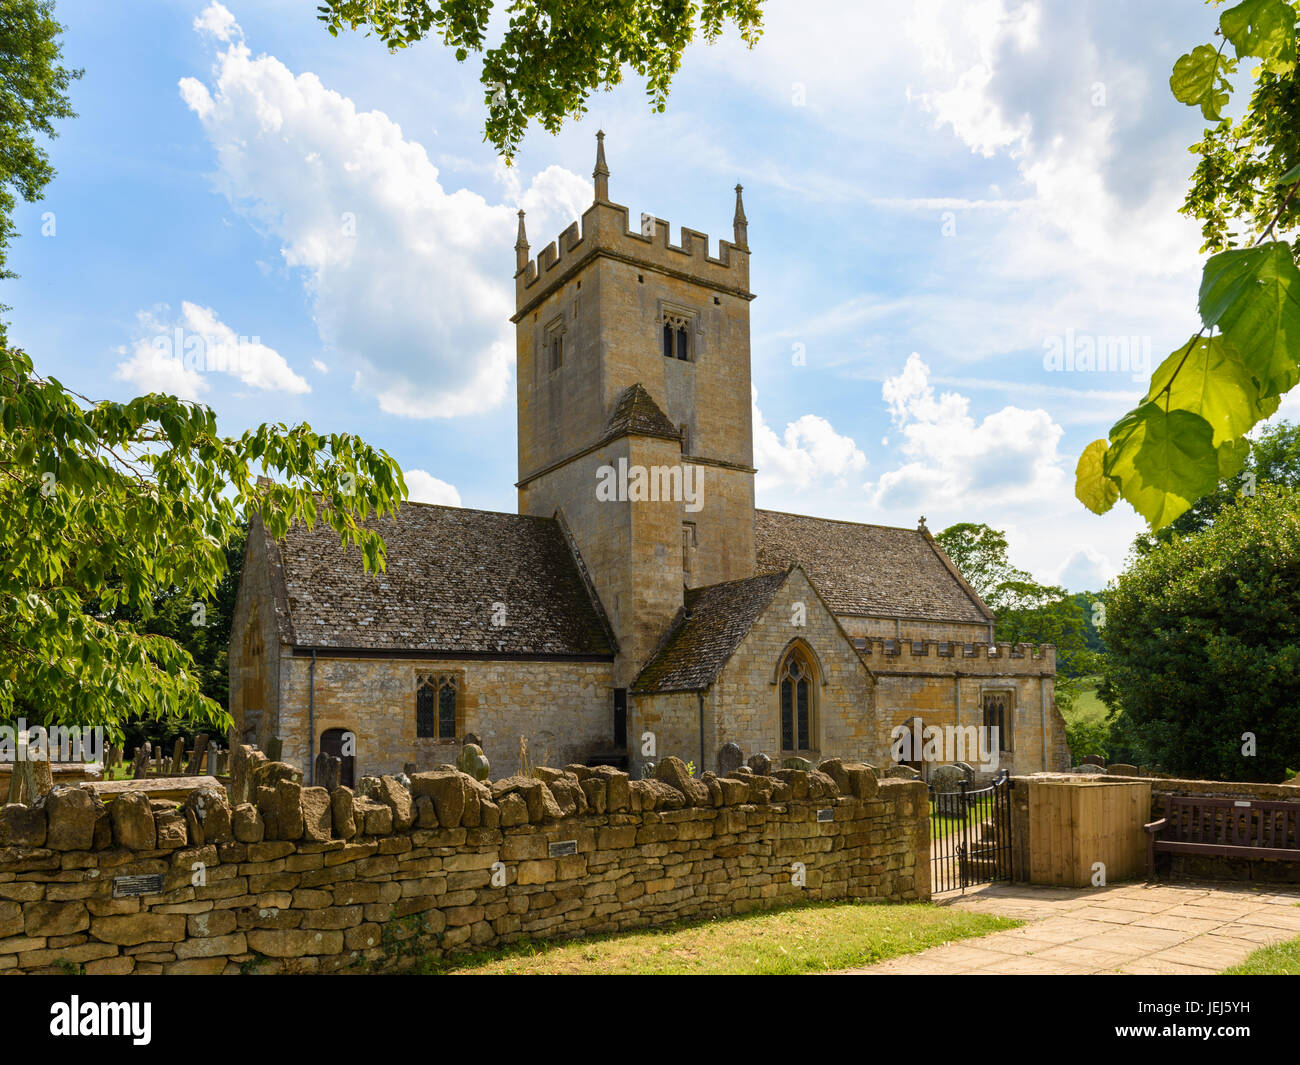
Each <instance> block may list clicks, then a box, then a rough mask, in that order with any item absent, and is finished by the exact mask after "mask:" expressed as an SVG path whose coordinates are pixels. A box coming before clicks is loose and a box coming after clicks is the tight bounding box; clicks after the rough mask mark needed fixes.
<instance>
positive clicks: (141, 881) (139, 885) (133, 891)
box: [113, 873, 163, 899]
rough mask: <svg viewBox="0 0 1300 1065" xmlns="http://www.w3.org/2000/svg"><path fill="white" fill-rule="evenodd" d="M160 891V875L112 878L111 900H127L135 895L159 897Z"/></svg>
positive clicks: (161, 879) (161, 884) (161, 881)
mask: <svg viewBox="0 0 1300 1065" xmlns="http://www.w3.org/2000/svg"><path fill="white" fill-rule="evenodd" d="M162 889H163V875H162V873H147V874H145V875H143V876H115V877H113V898H115V899H129V898H133V897H135V896H136V895H159V894H161V893H162Z"/></svg>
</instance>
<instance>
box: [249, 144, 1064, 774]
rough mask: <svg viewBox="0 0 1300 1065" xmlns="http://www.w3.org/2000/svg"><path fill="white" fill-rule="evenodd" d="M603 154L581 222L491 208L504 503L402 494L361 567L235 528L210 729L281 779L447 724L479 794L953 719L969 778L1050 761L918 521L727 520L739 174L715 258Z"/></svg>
mask: <svg viewBox="0 0 1300 1065" xmlns="http://www.w3.org/2000/svg"><path fill="white" fill-rule="evenodd" d="M603 138H604V135H603V134H599V133H598V134H597V152H596V167H595V171H594V175H593V176H594V178H595V199H594V202H593V203H592V204H591V206H590V207H588V208H587V209H586V211H585V212H584V213H583V216H582V220H581V225H579V223H577V222H574V223H573V224H572V225H571V226H569V228H568V229H566V230H565V231H564V232H563V233H561V234H560V237H559V240H558V241H556V242H552V243H550V244H548V245H547V246H546V247H545V248H543V249H542V251H541V253H540V254H539V255H538V256H537V257H536V259H532V258H530V255H529V244H528V240H527V237H526V235H525V230H524V217H523V212H522V211H521V212H520V213H519V237H518V240H517V241H516V244H515V275H514V278H515V307H516V309H515V314H514V316H513V318H512V321H513V322H514V324H515V327H516V338H517V360H518V361H517V379H518V459H519V467H518V469H519V480H518V483H517V488H518V491H519V513H518V514H503V513H495V512H489V511H479V510H468V509H463V508H456V507H442V506H430V505H424V504H418V503H411V504H405V505H403V506H402V508H401V510H400V511H399V513H398V514H397V515H396V516H395V517H393V518H391V519H385V520H384V521H383V522H381V523H380V524H379V525H378V528H379V529H380V531H381V533H382V535H383V537H384V540H385V542H386V544H387V548H388V561H387V569H386V571H385V572H384V573H382V574H378V575H373V576H367V575H365V574H364V573H363V571H362V565H361V558H360V554H359V552H356V551H354V550H344V549H342V548H341V547H340V546H339V544H338V542H337V538H336V537H335V536H334V535H333V533H332V532H331V531H330V530H329V528H328V527H327V526H326V525H325V524H324V523H318V524H317V526H316V527H315V528H314V529H310V530H309V529H306V528H304V527H294V528H292V529H291V530H290V531H289V533H288V535H287V536H285V537H284V538H283V539H282V540H280V541H279V542H276V541H274V540H273V539H271V538H270V537H269V536H268V535H267V533H266V531H265V529H264V528H263V527H262V526H261V525H260V523H258V522H257V521H254V523H253V526H252V531H251V535H250V537H249V542H248V548H247V552H246V555H245V559H244V570H243V581H242V584H241V587H240V590H239V597H238V602H237V605H236V611H235V617H234V626H233V633H232V636H231V645H230V710H231V713H232V715H233V717H234V722H235V726H234V735H233V736H232V739H235V740H237V741H238V742H255V743H260V744H262V745H263V746H265V745H266V743H267V741H268V740H269V739H270V737H272V736H277V737H279V739H280V741H281V743H282V745H283V757H284V759H285V760H286V761H290V762H294V763H297V764H299V765H301V766H302V768H303V770H304V772H306V773H307V774H308V776H310V773H311V765H312V762H313V759H314V757H315V755H316V753H317V752H319V751H321V750H325V751H327V752H330V753H342V754H344V755H346V756H347V757H346V758H345V762H344V772H345V776H354V777H356V778H358V779H359V777H360V776H361V775H365V774H375V773H386V772H397V771H400V770H401V769H402V768H403V767H404V766H407V765H410V764H412V763H414V764H416V765H418V766H420V767H425V766H427V765H432V764H435V763H438V762H449V761H455V757H456V754H457V752H458V750H459V747H460V745H461V743H462V742H463V741H464V738H465V737H466V736H467V735H473V736H474V737H476V738H477V739H478V741H479V742H480V744H481V745H482V747H483V749H484V751H485V753H486V754H487V756H488V758H489V759H490V760H491V762H492V766H493V775H494V776H496V775H498V774H499V775H506V774H507V773H509V772H514V771H516V770H517V769H518V768H519V767H520V765H521V760H522V759H523V758H524V757H526V758H527V759H528V760H529V761H531V763H532V764H535V765H564V764H566V763H570V762H590V763H595V762H606V763H613V764H621V765H624V766H625V767H627V768H629V769H630V770H631V771H632V772H633V773H634V774H635V773H637V772H638V771H639V769H640V767H641V766H643V765H644V763H645V762H646V761H647V760H654V759H655V758H658V757H663V756H664V755H669V754H672V755H677V756H678V757H680V758H681V759H682V760H683V761H687V762H693V763H694V765H695V766H696V770H697V772H699V771H702V770H704V769H709V768H714V767H715V763H716V760H717V756H718V751H719V749H720V748H721V747H722V746H723V745H724V744H727V743H729V742H733V743H736V744H738V745H739V746H740V748H741V749H742V751H743V752H744V754H745V756H749V755H751V754H753V753H757V752H763V753H766V754H768V755H770V756H771V757H773V759H775V760H780V759H782V758H784V757H791V756H802V757H806V758H809V759H812V760H813V761H816V760H817V759H819V758H824V757H832V756H841V757H844V758H854V759H861V760H864V761H867V762H870V763H872V764H874V765H876V766H882V767H883V766H884V765H885V764H888V763H889V762H890V761H891V754H895V755H896V754H898V753H899V748H894V747H892V743H893V740H894V738H895V736H896V733H895V731H894V730H895V727H896V726H898V725H907V726H909V729H910V730H911V731H910V732H909V733H908V735H909V736H914V737H916V738H918V739H919V738H920V737H921V736H922V735H925V734H926V733H925V732H924V726H930V725H935V726H962V727H963V729H965V728H966V727H967V726H975V727H976V728H978V729H980V730H982V731H981V733H980V734H981V736H984V737H994V736H996V741H995V744H994V752H993V755H994V757H993V761H994V762H996V765H997V767H998V768H1003V767H1005V768H1010V769H1012V770H1013V771H1017V772H1024V771H1033V770H1038V769H1049V768H1052V769H1055V768H1064V767H1066V766H1068V765H1069V761H1068V757H1069V755H1068V752H1067V750H1066V747H1065V730H1064V723H1063V721H1062V719H1061V716H1060V714H1059V712H1058V711H1057V709H1056V704H1055V700H1054V698H1053V689H1054V678H1055V652H1054V650H1053V649H1052V648H1051V647H1043V648H1041V649H1039V650H1038V651H1036V652H1035V651H1034V650H1033V649H1031V648H1029V647H1027V646H1018V647H1013V646H1011V645H1006V644H1003V645H998V644H994V643H992V642H991V641H992V639H993V616H992V614H991V613H990V611H989V609H988V607H987V606H985V604H984V603H983V602H982V601H981V600H980V598H979V596H978V595H976V593H975V592H974V590H973V589H972V588H971V587H970V585H969V584H967V582H966V581H965V580H964V579H963V578H962V575H961V574H960V573H959V572H958V571H957V569H956V567H955V566H954V565H953V564H952V562H951V561H949V559H948V558H947V557H946V556H945V555H944V553H943V551H942V550H940V548H939V546H938V545H937V544H936V543H935V542H934V540H933V538H932V537H931V535H930V533H929V532H928V531H927V529H926V527H925V524H924V520H922V521H921V523H920V525H919V526H918V527H917V528H915V529H899V528H889V527H885V526H879V525H863V524H858V523H854V522H847V521H834V520H829V519H824V518H814V517H806V516H803V515H797V514H785V513H778V512H774V511H766V510H757V509H755V506H754V474H755V469H754V464H753V431H752V425H751V398H750V343H749V304H750V301H751V300H752V299H753V298H754V294H753V293H752V292H751V291H750V288H749V256H750V248H749V236H748V230H747V220H746V218H745V212H744V207H743V204H742V202H741V189H740V186H737V187H736V212H735V219H734V231H733V234H732V239H731V240H730V241H725V240H724V241H720V242H719V244H718V247H717V254H716V255H710V254H709V238H708V236H707V235H706V234H704V233H700V232H697V231H695V230H691V229H687V228H685V227H683V228H682V229H681V239H680V243H679V244H674V243H672V242H671V241H670V239H669V235H670V234H669V225H668V222H666V221H665V220H663V219H661V218H651V217H649V216H643V217H642V219H641V220H640V223H639V224H636V222H635V221H634V223H633V224H632V225H629V215H628V209H627V208H626V207H622V206H620V205H618V204H616V203H614V202H613V201H612V200H610V194H609V169H608V167H607V166H606V161H605V152H604V139H603ZM994 726H996V731H994ZM950 731H951V730H950ZM931 734H935V735H937V731H936V732H933V733H931ZM525 746H526V751H523V750H521V748H524V747H525ZM954 757H955V755H954V753H953V752H952V751H951V750H946V749H945V750H939V749H933V748H932V749H930V750H925V749H922V745H920V744H918V745H917V748H916V749H911V750H907V751H905V752H904V754H903V756H902V757H901V760H905V761H908V762H910V763H911V764H912V765H914V766H916V767H918V768H919V769H920V770H921V771H922V772H923V773H927V772H928V769H929V768H930V766H932V765H933V764H936V762H942V761H952V760H954ZM964 758H965V760H966V761H971V762H974V761H975V760H976V759H975V756H974V755H973V754H972V753H967V754H965V756H964ZM990 768H991V767H990Z"/></svg>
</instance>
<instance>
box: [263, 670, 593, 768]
mask: <svg viewBox="0 0 1300 1065" xmlns="http://www.w3.org/2000/svg"><path fill="white" fill-rule="evenodd" d="M286 666H287V668H286V673H287V677H286V682H285V686H284V692H283V702H282V704H281V708H280V739H281V740H282V741H283V744H284V746H283V756H282V757H283V758H284V760H285V761H286V762H289V763H291V764H293V765H296V766H298V767H299V768H300V769H302V770H303V771H304V772H308V771H309V761H310V757H311V755H310V750H309V736H310V732H309V730H308V716H309V708H310V706H311V695H310V691H311V687H312V677H311V659H310V658H309V657H293V658H290V659H288V660H287V662H286ZM611 671H612V663H609V662H562V661H531V662H530V661H508V660H488V661H479V660H472V659H467V660H422V659H413V658H388V659H361V658H328V657H326V656H324V655H318V656H317V660H316V669H315V681H314V687H315V707H314V711H311V716H312V717H314V729H313V731H314V732H315V736H316V745H315V750H316V751H318V752H319V750H320V737H321V734H322V733H323V732H325V731H326V730H327V729H333V728H337V729H344V730H347V731H350V732H352V733H354V734H355V735H356V737H357V750H356V768H355V777H356V779H360V778H361V777H362V776H365V775H377V774H381V773H399V772H401V771H402V768H403V766H405V765H406V764H407V763H409V762H414V763H415V764H416V765H417V766H419V767H420V768H421V769H424V768H429V767H431V766H433V765H436V764H438V763H441V762H455V760H456V755H457V753H458V752H459V750H460V746H461V740H460V739H459V738H457V739H455V740H432V739H421V738H418V737H417V736H416V727H415V692H416V678H417V676H418V675H420V674H430V673H433V674H453V675H455V676H456V677H457V679H458V686H459V691H460V699H461V707H460V713H459V718H460V722H461V723H462V731H461V735H462V736H463V735H464V733H465V732H473V733H474V734H475V735H477V736H478V737H479V739H480V740H481V741H482V747H483V751H484V753H485V754H486V755H487V756H488V760H489V761H490V762H491V763H492V767H493V770H494V771H498V772H501V773H502V775H505V774H506V773H509V772H514V771H516V770H517V769H518V768H519V755H520V743H519V740H520V737H521V736H523V737H525V739H526V740H527V744H528V757H529V759H530V760H531V762H532V763H533V764H546V763H548V762H550V763H555V762H561V763H568V762H579V761H583V760H585V759H586V758H587V757H588V756H589V755H590V754H591V753H592V752H593V751H605V750H608V749H609V748H610V747H611V746H612V744H613V734H614V733H613V730H614V724H613V714H614V711H613V696H612V691H611V689H612V675H611Z"/></svg>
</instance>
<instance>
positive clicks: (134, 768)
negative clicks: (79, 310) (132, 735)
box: [131, 740, 153, 780]
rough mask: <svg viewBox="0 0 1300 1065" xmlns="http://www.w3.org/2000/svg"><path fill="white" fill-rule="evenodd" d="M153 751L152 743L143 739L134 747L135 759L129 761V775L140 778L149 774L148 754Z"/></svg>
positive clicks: (135, 778) (136, 778)
mask: <svg viewBox="0 0 1300 1065" xmlns="http://www.w3.org/2000/svg"><path fill="white" fill-rule="evenodd" d="M152 753H153V744H151V743H150V742H149V741H148V740H145V741H144V742H143V743H142V744H140V746H139V747H137V748H136V749H135V759H134V761H133V762H132V763H131V777H132V779H134V780H142V779H143V778H144V777H146V776H148V775H149V755H150V754H152Z"/></svg>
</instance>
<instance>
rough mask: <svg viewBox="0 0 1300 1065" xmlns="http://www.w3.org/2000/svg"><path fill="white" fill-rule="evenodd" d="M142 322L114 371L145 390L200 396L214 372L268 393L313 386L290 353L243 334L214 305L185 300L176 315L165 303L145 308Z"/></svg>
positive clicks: (138, 317)
mask: <svg viewBox="0 0 1300 1065" xmlns="http://www.w3.org/2000/svg"><path fill="white" fill-rule="evenodd" d="M136 321H137V328H136V336H135V338H134V339H133V340H132V341H131V344H130V347H129V348H127V347H121V348H118V353H119V354H122V355H127V354H128V353H129V357H128V358H126V359H124V360H123V361H122V362H120V363H118V365H117V367H116V369H115V370H114V374H113V376H114V377H116V378H117V379H118V380H120V381H129V382H130V383H131V384H133V385H135V386H136V387H137V388H139V389H140V390H141V391H144V392H167V393H170V394H172V395H175V396H179V397H180V398H181V399H191V400H193V399H198V398H199V397H200V396H201V395H202V394H203V393H205V392H207V391H208V390H209V377H210V375H212V374H224V375H226V376H229V377H233V378H235V379H236V380H238V381H240V382H242V383H243V384H246V385H251V386H252V387H254V388H259V389H262V390H263V391H268V392H289V393H293V394H299V393H303V392H310V391H311V386H310V385H309V384H307V382H306V381H305V380H304V379H303V378H302V377H300V376H298V374H296V373H294V372H293V371H292V370H291V369H290V368H289V364H288V363H287V362H286V361H285V359H284V356H282V355H281V354H280V353H279V352H277V351H276V350H275V349H273V348H270V347H267V346H266V345H265V344H263V343H262V342H261V338H259V337H256V336H251V337H250V336H240V335H237V334H236V333H235V331H234V330H233V329H232V328H230V326H228V325H226V324H225V323H224V322H223V321H221V319H220V318H218V317H217V312H216V311H214V310H213V309H212V308H211V307H204V306H201V305H200V304H197V303H191V302H190V301H189V300H184V301H182V302H181V313H180V315H179V317H173V316H172V314H171V310H170V308H169V307H167V306H166V305H165V304H164V305H162V306H160V307H157V308H155V309H154V310H152V311H140V312H139V313H138V314H137V315H136Z"/></svg>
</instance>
